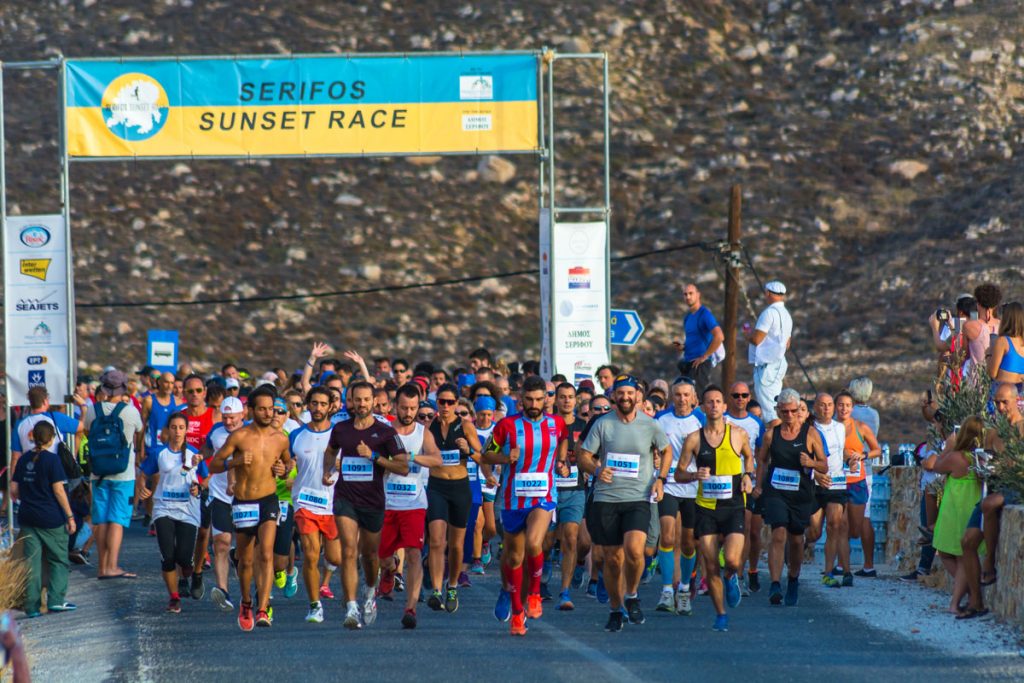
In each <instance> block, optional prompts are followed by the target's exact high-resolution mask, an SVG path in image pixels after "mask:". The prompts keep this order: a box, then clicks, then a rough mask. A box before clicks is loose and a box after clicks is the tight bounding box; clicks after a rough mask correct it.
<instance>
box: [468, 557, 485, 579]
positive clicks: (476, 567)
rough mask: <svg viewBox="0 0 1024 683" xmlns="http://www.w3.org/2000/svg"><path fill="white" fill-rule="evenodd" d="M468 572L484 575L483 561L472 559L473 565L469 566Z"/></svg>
mask: <svg viewBox="0 0 1024 683" xmlns="http://www.w3.org/2000/svg"><path fill="white" fill-rule="evenodd" d="M469 573H470V574H475V575H477V576H483V575H484V565H483V562H481V561H480V560H473V566H471V567H470V568H469Z"/></svg>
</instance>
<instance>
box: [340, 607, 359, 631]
mask: <svg viewBox="0 0 1024 683" xmlns="http://www.w3.org/2000/svg"><path fill="white" fill-rule="evenodd" d="M343 625H344V626H345V628H347V629H349V630H350V631H358V630H359V629H361V628H362V627H363V621H362V619H360V618H359V604H358V603H356V602H352V603H349V606H348V612H346V613H345V621H344V622H343Z"/></svg>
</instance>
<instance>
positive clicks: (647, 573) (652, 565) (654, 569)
mask: <svg viewBox="0 0 1024 683" xmlns="http://www.w3.org/2000/svg"><path fill="white" fill-rule="evenodd" d="M657 573H658V556H657V555H655V556H654V557H652V558H651V561H650V562H648V563H647V565H646V566H645V567H644V573H643V574H641V575H640V583H645V584H646V583H650V582H651V579H653V578H654V575H655V574H657Z"/></svg>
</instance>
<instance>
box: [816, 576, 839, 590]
mask: <svg viewBox="0 0 1024 683" xmlns="http://www.w3.org/2000/svg"><path fill="white" fill-rule="evenodd" d="M821 585H822V586H828V587H829V588H839V587H840V586H842V585H843V584H841V583H840V582H839V579H837V578H836V577H834V576H829V575H828V574H825V576H823V577H821Z"/></svg>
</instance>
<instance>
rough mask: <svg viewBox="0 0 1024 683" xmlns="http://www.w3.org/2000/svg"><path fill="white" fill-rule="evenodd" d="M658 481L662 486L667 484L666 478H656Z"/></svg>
mask: <svg viewBox="0 0 1024 683" xmlns="http://www.w3.org/2000/svg"><path fill="white" fill-rule="evenodd" d="M658 479H659V480H660V481H661V483H662V484H667V483H668V477H658Z"/></svg>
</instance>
